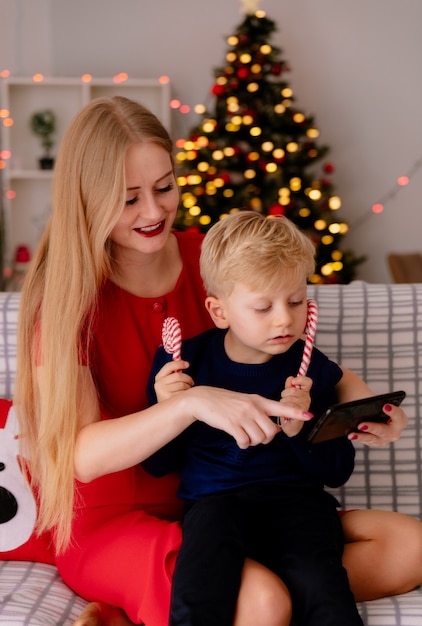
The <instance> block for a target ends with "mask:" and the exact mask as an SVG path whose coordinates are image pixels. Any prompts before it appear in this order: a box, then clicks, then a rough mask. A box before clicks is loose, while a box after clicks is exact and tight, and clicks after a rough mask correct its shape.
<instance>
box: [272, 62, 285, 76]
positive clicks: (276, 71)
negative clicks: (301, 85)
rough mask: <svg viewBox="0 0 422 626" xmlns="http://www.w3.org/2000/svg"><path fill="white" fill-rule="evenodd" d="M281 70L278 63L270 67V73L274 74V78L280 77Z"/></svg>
mask: <svg viewBox="0 0 422 626" xmlns="http://www.w3.org/2000/svg"><path fill="white" fill-rule="evenodd" d="M281 70H282V67H281V65H280V63H274V65H273V66H272V67H271V72H272V73H273V74H274V76H280V74H281Z"/></svg>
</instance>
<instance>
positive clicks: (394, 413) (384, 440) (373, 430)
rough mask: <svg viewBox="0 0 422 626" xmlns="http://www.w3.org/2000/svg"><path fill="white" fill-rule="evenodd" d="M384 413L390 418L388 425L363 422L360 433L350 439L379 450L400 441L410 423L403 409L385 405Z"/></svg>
mask: <svg viewBox="0 0 422 626" xmlns="http://www.w3.org/2000/svg"><path fill="white" fill-rule="evenodd" d="M383 412H384V413H385V414H386V415H387V416H388V417H389V421H388V422H387V424H382V423H375V422H362V423H361V424H359V426H358V430H359V432H358V433H357V432H354V433H350V435H348V437H349V439H351V440H352V441H360V442H361V443H363V444H365V445H366V446H370V447H374V448H379V447H382V446H387V445H388V444H389V443H392V442H394V441H397V440H398V439H400V435H401V432H402V430H403V429H404V428H406V426H407V424H408V423H409V420H408V417H407V415H406V413H405V412H404V411H403V409H402V408H401V407H399V406H395V405H394V404H385V405H384V407H383Z"/></svg>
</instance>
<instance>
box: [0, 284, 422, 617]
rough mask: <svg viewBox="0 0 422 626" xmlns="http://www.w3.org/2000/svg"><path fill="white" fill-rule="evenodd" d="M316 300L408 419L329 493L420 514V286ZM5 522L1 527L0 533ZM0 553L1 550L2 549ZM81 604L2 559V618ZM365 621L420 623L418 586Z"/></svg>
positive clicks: (373, 382) (330, 293) (11, 344)
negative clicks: (400, 399) (397, 392)
mask: <svg viewBox="0 0 422 626" xmlns="http://www.w3.org/2000/svg"><path fill="white" fill-rule="evenodd" d="M309 296H310V297H313V298H315V299H316V300H317V302H318V306H319V324H318V333H317V338H316V344H317V345H318V347H319V348H320V349H321V350H323V351H324V352H326V353H327V354H328V355H330V356H331V357H332V358H333V359H335V360H336V361H338V362H340V363H342V364H344V365H345V366H347V367H349V368H350V369H352V370H354V371H355V372H356V373H358V374H359V375H360V376H362V377H363V378H364V379H365V380H366V381H367V382H368V383H369V385H370V386H371V388H372V389H373V390H374V392H376V393H383V392H386V391H388V390H393V389H404V390H405V391H406V393H407V397H406V399H405V401H404V404H403V406H404V408H405V410H406V412H407V414H408V415H409V417H410V425H409V427H408V428H407V429H406V430H405V431H404V433H403V435H402V437H401V439H400V441H398V442H396V443H395V444H394V445H391V446H389V447H387V448H379V449H375V448H373V449H368V448H364V447H362V446H357V458H356V469H355V472H354V474H353V476H352V477H351V479H350V480H349V482H348V483H347V485H346V486H345V487H342V488H341V489H338V490H335V493H336V495H337V497H338V498H339V500H340V501H341V503H342V505H343V506H344V507H345V508H349V509H350V508H385V509H388V510H398V511H401V512H403V513H407V514H410V515H413V516H415V517H417V518H421V515H422V471H421V469H422V468H421V464H422V457H421V433H422V430H421V415H420V414H421V389H420V386H421V385H422V284H417V285H410V284H408V285H373V284H367V283H364V282H359V281H357V282H354V283H352V284H350V285H342V286H337V285H330V286H326V285H324V286H317V287H310V288H309ZM18 307H19V294H4V293H0V396H2V397H10V395H11V393H12V387H13V377H14V372H15V368H16V320H17V313H18ZM1 532H2V530H1V524H0V533H1ZM0 558H1V555H0ZM84 604H85V602H84V601H83V600H82V599H81V598H78V597H77V596H75V594H73V593H72V592H71V591H70V590H69V589H67V588H66V586H65V585H64V584H63V582H62V581H61V580H60V577H59V576H58V574H57V571H56V569H55V568H54V566H52V565H46V564H40V563H25V562H17V561H4V562H0V624H7V625H8V626H11V625H13V624H16V625H18V624H19V625H22V624H30V625H31V626H35V625H38V624H40V625H41V624H43V625H45V624H51V625H59V624H60V625H63V626H68V625H70V624H71V623H72V620H73V619H74V618H75V617H76V615H77V614H78V613H79V611H80V610H81V609H82V607H83V606H84ZM359 610H360V612H361V614H362V617H363V621H364V623H365V624H366V625H367V626H390V625H391V626H421V625H422V589H421V588H418V589H415V590H414V591H411V592H410V593H407V594H405V595H402V596H395V597H392V598H385V599H382V600H376V601H373V602H366V603H362V604H360V605H359Z"/></svg>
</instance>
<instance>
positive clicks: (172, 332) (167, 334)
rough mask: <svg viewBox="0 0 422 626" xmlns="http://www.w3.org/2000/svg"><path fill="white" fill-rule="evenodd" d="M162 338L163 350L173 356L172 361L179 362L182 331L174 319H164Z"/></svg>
mask: <svg viewBox="0 0 422 626" xmlns="http://www.w3.org/2000/svg"><path fill="white" fill-rule="evenodd" d="M162 338H163V346H164V350H165V351H166V352H167V353H168V354H172V355H173V361H180V359H181V350H182V330H181V328H180V324H179V321H178V320H177V319H176V318H175V317H166V319H165V320H164V323H163V329H162Z"/></svg>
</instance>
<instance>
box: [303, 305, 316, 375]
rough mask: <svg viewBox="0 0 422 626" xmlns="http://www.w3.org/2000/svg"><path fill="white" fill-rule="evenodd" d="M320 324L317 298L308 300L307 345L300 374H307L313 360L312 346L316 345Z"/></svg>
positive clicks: (304, 349)
mask: <svg viewBox="0 0 422 626" xmlns="http://www.w3.org/2000/svg"><path fill="white" fill-rule="evenodd" d="M317 324H318V306H317V303H316V302H315V300H311V299H309V300H308V318H307V320H306V327H305V334H306V340H305V346H304V348H303V356H302V362H301V364H300V367H299V372H298V376H306V373H307V371H308V367H309V363H310V362H311V354H312V348H313V347H314V339H315V333H316V330H317Z"/></svg>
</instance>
